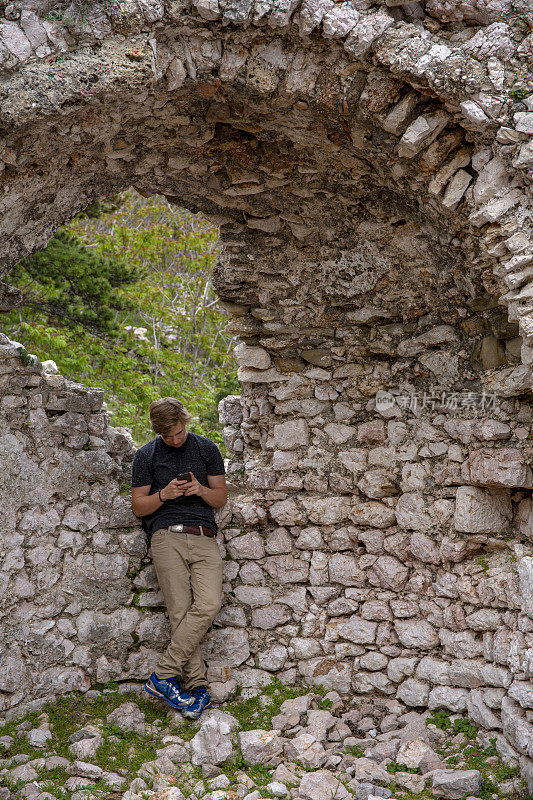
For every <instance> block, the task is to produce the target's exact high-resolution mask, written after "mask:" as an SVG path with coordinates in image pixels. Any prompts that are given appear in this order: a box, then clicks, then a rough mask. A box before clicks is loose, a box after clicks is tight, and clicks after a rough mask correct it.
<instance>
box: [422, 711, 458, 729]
mask: <svg viewBox="0 0 533 800" xmlns="http://www.w3.org/2000/svg"><path fill="white" fill-rule="evenodd" d="M426 725H434V726H435V727H436V728H440V729H441V731H447V730H449V729H450V728H451V725H452V721H451V719H450V712H449V711H448V710H447V709H445V708H438V709H436V710H435V711H434V712H433V714H431V715H430V716H429V717H428V718H427V719H426Z"/></svg>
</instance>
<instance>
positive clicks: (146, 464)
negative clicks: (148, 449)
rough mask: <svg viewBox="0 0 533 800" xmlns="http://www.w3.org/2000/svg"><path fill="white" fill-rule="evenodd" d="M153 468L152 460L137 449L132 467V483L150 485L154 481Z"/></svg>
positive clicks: (134, 484) (133, 484)
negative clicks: (151, 465) (151, 466)
mask: <svg viewBox="0 0 533 800" xmlns="http://www.w3.org/2000/svg"><path fill="white" fill-rule="evenodd" d="M152 479H153V476H152V470H151V468H150V461H149V459H148V458H147V457H146V456H145V454H144V453H141V451H140V450H137V452H136V453H135V455H134V457H133V464H132V467H131V485H132V486H150V485H151V483H152Z"/></svg>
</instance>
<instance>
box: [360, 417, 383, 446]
mask: <svg viewBox="0 0 533 800" xmlns="http://www.w3.org/2000/svg"><path fill="white" fill-rule="evenodd" d="M386 438H387V433H386V431H385V423H384V422H383V420H381V419H374V420H370V421H369V422H363V423H362V424H361V425H358V426H357V439H358V441H359V442H363V443H364V444H379V443H381V442H384V441H385V440H386Z"/></svg>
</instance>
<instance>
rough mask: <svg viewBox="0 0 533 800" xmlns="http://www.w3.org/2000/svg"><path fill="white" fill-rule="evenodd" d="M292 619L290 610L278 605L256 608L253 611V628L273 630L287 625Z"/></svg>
mask: <svg viewBox="0 0 533 800" xmlns="http://www.w3.org/2000/svg"><path fill="white" fill-rule="evenodd" d="M290 619H291V615H290V612H289V609H288V608H287V607H286V606H282V605H279V604H277V603H274V604H273V605H271V606H264V607H262V608H256V609H254V610H253V611H252V626H253V627H254V628H259V629H260V630H264V631H268V630H272V629H274V628H277V627H278V626H279V625H285V623H286V622H289V620H290Z"/></svg>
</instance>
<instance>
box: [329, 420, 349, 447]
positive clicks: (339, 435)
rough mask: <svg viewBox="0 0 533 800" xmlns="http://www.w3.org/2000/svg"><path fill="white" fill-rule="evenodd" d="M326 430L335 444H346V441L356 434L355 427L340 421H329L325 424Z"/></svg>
mask: <svg viewBox="0 0 533 800" xmlns="http://www.w3.org/2000/svg"><path fill="white" fill-rule="evenodd" d="M324 431H325V432H326V433H327V435H328V436H329V437H330V439H331V440H332V441H333V442H334V444H344V442H347V441H349V440H350V439H351V438H352V437H353V436H355V434H356V429H355V428H353V427H352V426H350V425H343V424H342V423H338V422H329V423H328V424H327V425H325V426H324Z"/></svg>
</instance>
